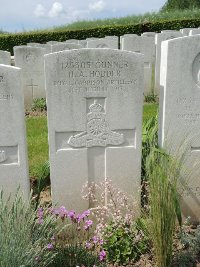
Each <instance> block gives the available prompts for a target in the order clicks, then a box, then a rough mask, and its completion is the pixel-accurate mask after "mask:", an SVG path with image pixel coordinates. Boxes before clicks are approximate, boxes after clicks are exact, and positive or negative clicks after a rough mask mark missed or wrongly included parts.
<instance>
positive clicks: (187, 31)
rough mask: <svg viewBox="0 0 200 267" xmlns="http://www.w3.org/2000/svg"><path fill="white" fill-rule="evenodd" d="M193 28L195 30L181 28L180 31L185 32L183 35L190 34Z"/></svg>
mask: <svg viewBox="0 0 200 267" xmlns="http://www.w3.org/2000/svg"><path fill="white" fill-rule="evenodd" d="M191 30H194V28H183V29H180V32H181V33H182V34H183V36H188V35H189V33H190V31H191Z"/></svg>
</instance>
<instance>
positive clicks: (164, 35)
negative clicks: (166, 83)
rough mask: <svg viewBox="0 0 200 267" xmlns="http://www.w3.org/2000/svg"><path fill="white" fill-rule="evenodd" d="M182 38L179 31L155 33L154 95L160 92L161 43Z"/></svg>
mask: <svg viewBox="0 0 200 267" xmlns="http://www.w3.org/2000/svg"><path fill="white" fill-rule="evenodd" d="M178 37H183V34H182V33H181V32H179V31H171V30H169V31H167V30H165V31H162V32H161V33H157V34H156V37H155V43H156V65H155V93H156V94H158V95H159V91H160V59H161V43H162V42H163V41H166V40H170V39H174V38H178Z"/></svg>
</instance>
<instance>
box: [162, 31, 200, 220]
mask: <svg viewBox="0 0 200 267" xmlns="http://www.w3.org/2000/svg"><path fill="white" fill-rule="evenodd" d="M199 73H200V36H199V35H196V36H191V37H183V38H178V39H174V40H170V41H166V42H164V43H163V44H162V59H161V80H160V82H161V92H162V95H163V96H164V98H163V97H162V98H161V100H162V103H161V105H160V115H159V116H160V127H159V143H160V145H161V146H162V147H165V148H167V150H168V151H169V152H170V153H173V154H175V155H176V158H177V155H178V154H179V153H184V168H185V169H184V172H183V174H182V176H183V177H185V182H186V188H187V190H186V191H184V192H183V198H182V209H183V214H184V216H185V217H188V216H191V217H192V220H197V221H200V208H199V207H200V160H199V159H200V108H199V107H200V75H199Z"/></svg>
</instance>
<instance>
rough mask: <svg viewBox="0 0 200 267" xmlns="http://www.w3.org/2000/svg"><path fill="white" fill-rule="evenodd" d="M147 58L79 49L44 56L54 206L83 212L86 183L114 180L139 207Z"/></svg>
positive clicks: (110, 51)
mask: <svg viewBox="0 0 200 267" xmlns="http://www.w3.org/2000/svg"><path fill="white" fill-rule="evenodd" d="M142 62H143V56H142V55H141V54H137V53H132V52H127V51H119V50H111V49H80V50H71V51H63V52H60V53H55V54H49V55H46V56H45V73H46V90H47V105H48V133H49V145H50V169H51V185H52V197H53V202H54V203H58V204H59V205H66V207H67V208H68V209H75V210H79V211H82V210H85V209H87V208H88V207H89V206H91V205H92V203H89V202H88V201H86V200H82V198H81V193H80V192H81V188H82V186H83V185H84V184H85V183H86V182H89V183H92V182H95V183H99V182H103V181H104V180H105V178H107V179H112V181H113V183H114V185H116V186H118V187H119V188H121V189H122V190H124V191H126V192H127V193H129V194H132V195H133V196H134V197H135V199H136V200H137V203H138V206H139V203H140V192H139V188H140V168H141V127H142V107H143V63H142Z"/></svg>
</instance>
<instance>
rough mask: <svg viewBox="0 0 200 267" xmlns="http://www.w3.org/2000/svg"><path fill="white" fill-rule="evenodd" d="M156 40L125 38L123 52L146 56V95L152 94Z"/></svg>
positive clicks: (141, 37)
mask: <svg viewBox="0 0 200 267" xmlns="http://www.w3.org/2000/svg"><path fill="white" fill-rule="evenodd" d="M154 40H155V38H152V37H146V36H132V37H129V36H124V37H123V39H122V50H127V51H132V52H137V53H142V54H143V55H144V93H145V95H147V94H150V93H152V90H153V86H154V85H153V80H152V76H153V75H152V70H154V64H155V41H154Z"/></svg>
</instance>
